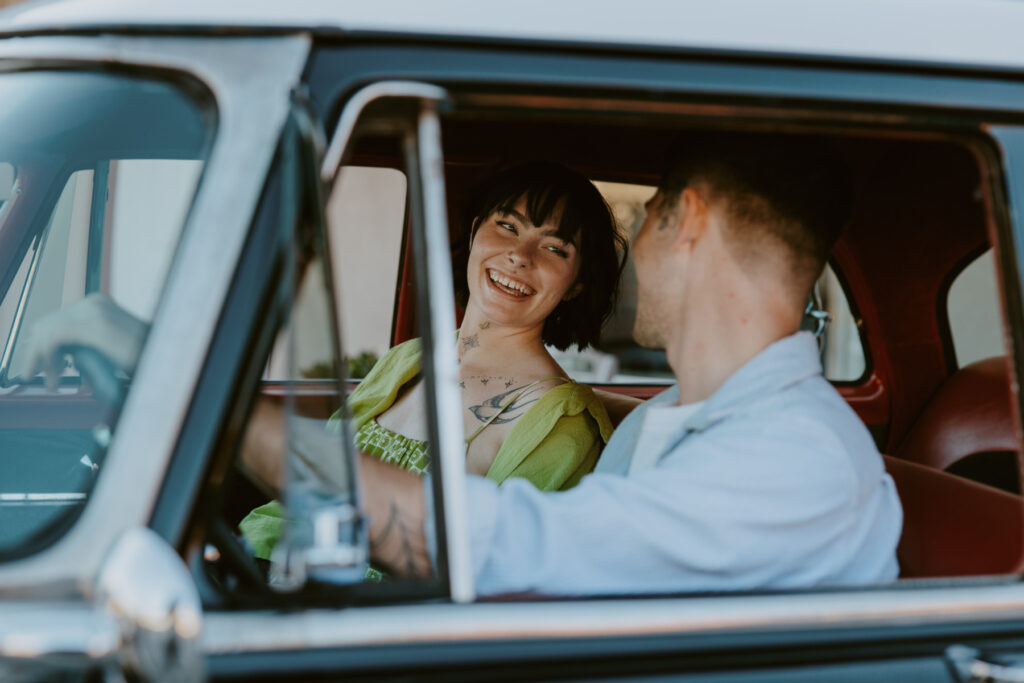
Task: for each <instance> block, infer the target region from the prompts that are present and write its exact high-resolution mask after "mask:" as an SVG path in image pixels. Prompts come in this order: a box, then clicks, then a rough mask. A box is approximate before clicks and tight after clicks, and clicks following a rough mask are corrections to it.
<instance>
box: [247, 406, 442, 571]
mask: <svg viewBox="0 0 1024 683" xmlns="http://www.w3.org/2000/svg"><path fill="white" fill-rule="evenodd" d="M321 430H322V428H321ZM285 433H286V432H285V418H284V411H283V410H282V408H281V406H280V405H278V404H277V403H275V402H273V401H269V400H266V399H261V400H260V401H258V402H257V403H256V406H255V408H253V413H252V417H251V418H250V421H249V426H248V428H247V429H246V433H245V438H244V439H243V442H242V451H241V462H242V465H243V466H244V468H245V469H246V470H247V471H248V473H249V474H250V475H251V476H253V477H254V478H255V479H256V480H257V481H259V482H261V483H263V484H264V485H265V486H266V487H268V488H269V489H270V490H271V491H272V492H279V491H281V490H282V489H283V488H284V483H285V458H284V453H285V447H286V444H285V439H286V437H285ZM331 436H332V437H333V438H332V439H331V441H330V443H331V444H333V445H335V446H336V445H337V441H336V439H337V437H336V436H334V435H331ZM314 448H315V444H314ZM307 455H313V454H309V453H307ZM321 455H326V456H327V457H331V458H336V457H338V456H337V450H336V449H331V450H329V451H328V452H327V453H324V454H321ZM359 483H360V487H361V490H362V494H363V495H362V502H363V507H364V510H365V512H366V514H367V517H368V518H369V523H370V553H371V556H372V558H373V561H374V562H375V563H378V564H380V565H383V566H384V567H386V568H387V569H388V570H389V571H390V572H392V573H393V574H397V575H403V576H429V575H430V574H431V572H432V569H431V562H430V556H429V554H428V552H427V542H426V537H425V535H424V533H423V521H424V519H425V517H426V510H425V508H424V495H423V480H422V479H421V478H419V477H417V476H416V475H414V474H412V473H411V472H407V471H405V470H402V469H399V468H397V467H394V466H392V465H388V464H385V463H383V462H381V461H380V460H378V459H376V458H373V457H370V456H368V455H365V454H362V455H361V459H360V467H359Z"/></svg>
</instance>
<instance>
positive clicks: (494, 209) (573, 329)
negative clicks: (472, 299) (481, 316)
mask: <svg viewBox="0 0 1024 683" xmlns="http://www.w3.org/2000/svg"><path fill="white" fill-rule="evenodd" d="M520 199H525V201H526V217H527V218H529V219H530V221H531V222H532V223H533V224H534V225H542V224H544V223H545V222H546V221H547V220H548V219H549V218H550V217H552V216H555V215H557V214H558V213H559V212H561V215H560V216H559V222H558V237H559V238H560V239H562V240H564V241H566V242H571V243H572V244H573V245H574V246H575V247H576V251H577V254H579V262H580V270H579V275H577V277H576V283H579V284H581V285H582V286H583V287H582V290H581V291H580V293H579V294H578V295H576V296H575V297H573V298H571V299H569V300H568V301H562V302H561V303H559V304H558V305H557V306H556V307H555V309H554V310H553V311H552V312H551V314H550V315H548V317H547V320H545V321H544V329H543V330H542V332H541V339H542V341H543V342H544V343H545V344H547V345H549V346H554V347H555V348H557V349H561V350H565V349H567V348H568V347H569V346H571V345H573V344H576V345H577V346H579V348H581V349H584V348H586V347H587V346H590V345H594V344H597V342H598V340H599V338H600V336H601V327H602V326H603V325H604V322H605V320H607V319H608V316H609V315H611V313H612V311H613V310H614V308H615V301H616V299H617V298H618V292H619V277H620V276H621V274H622V267H623V265H624V264H625V261H626V252H627V248H628V245H627V243H626V240H625V239H624V238H623V237H622V235H620V234H619V231H618V230H617V229H616V225H615V218H614V216H613V215H612V212H611V209H609V208H608V204H607V203H606V202H605V201H604V198H603V197H602V196H601V193H600V192H598V191H597V188H596V187H594V185H593V183H591V182H590V181H589V180H587V178H586V177H584V176H582V175H580V174H579V173H576V172H575V171H571V170H569V169H568V168H566V167H565V166H562V165H560V164H555V163H549V162H528V163H524V164H519V165H517V166H511V167H509V168H506V169H504V170H502V171H499V172H498V173H496V174H494V175H492V176H489V177H487V178H485V179H484V180H483V181H481V182H480V183H479V184H478V185H477V186H476V187H475V188H473V189H472V190H471V191H470V193H469V196H468V198H467V202H466V203H465V207H464V209H463V214H462V215H463V221H462V227H463V229H462V230H461V231H460V238H459V243H458V246H457V248H456V249H455V259H454V269H453V276H454V279H455V293H456V297H457V299H458V303H459V306H461V307H462V308H463V309H464V308H465V307H466V303H467V302H468V300H469V283H468V282H467V281H466V267H467V264H468V260H469V245H470V242H472V239H473V235H475V234H476V230H477V228H478V227H480V224H481V223H482V222H483V221H484V220H485V219H487V218H488V217H490V216H491V215H493V214H494V213H500V212H506V211H509V210H510V209H513V208H515V206H516V204H517V203H518V202H519V200H520ZM576 283H574V284H576Z"/></svg>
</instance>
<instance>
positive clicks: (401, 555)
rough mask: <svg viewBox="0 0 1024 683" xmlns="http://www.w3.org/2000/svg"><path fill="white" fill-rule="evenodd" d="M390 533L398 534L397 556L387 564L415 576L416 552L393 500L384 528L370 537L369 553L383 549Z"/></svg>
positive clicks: (389, 537) (389, 538)
mask: <svg viewBox="0 0 1024 683" xmlns="http://www.w3.org/2000/svg"><path fill="white" fill-rule="evenodd" d="M392 534H396V535H397V536H398V539H397V542H398V547H397V551H398V556H397V557H394V558H392V560H391V561H390V562H388V564H390V565H391V566H392V567H395V568H400V571H402V572H403V573H404V574H406V575H408V576H415V575H416V574H417V573H418V572H417V567H416V553H415V552H413V548H412V542H411V541H410V540H409V529H408V528H407V527H406V524H405V522H403V521H402V518H401V511H400V510H399V509H398V506H397V505H396V504H395V503H394V502H392V503H391V505H390V507H389V508H388V521H387V523H386V524H385V525H384V528H383V529H381V531H380V533H378V534H377V537H376V538H373V537H371V538H370V550H371V554H372V553H373V552H374V551H375V550H378V549H383V547H384V545H385V544H386V543H388V541H390V540H391V536H392ZM385 552H386V551H385Z"/></svg>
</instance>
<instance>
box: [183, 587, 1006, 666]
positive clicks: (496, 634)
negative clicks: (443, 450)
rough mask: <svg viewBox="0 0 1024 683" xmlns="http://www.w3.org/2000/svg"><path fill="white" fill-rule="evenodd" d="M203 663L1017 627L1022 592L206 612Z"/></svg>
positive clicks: (979, 589) (851, 593) (984, 590)
mask: <svg viewBox="0 0 1024 683" xmlns="http://www.w3.org/2000/svg"><path fill="white" fill-rule="evenodd" d="M205 618H206V622H205V624H206V627H205V631H204V634H203V650H204V651H205V652H206V654H207V655H221V654H233V653H239V652H280V651H287V650H296V649H301V648H349V647H364V646H368V645H398V644H412V643H420V644H423V643H437V642H463V643H486V642H490V641H498V640H505V641H507V640H514V639H526V638H529V639H550V638H599V637H617V636H656V635H670V634H676V635H685V634H697V633H703V634H706V633H714V632H735V631H752V630H764V629H774V630H778V629H787V628H791V629H797V628H800V629H807V628H815V629H829V628H846V627H861V626H879V625H884V624H893V623H898V624H900V625H903V626H910V625H915V624H922V625H923V624H935V623H942V622H950V621H952V622H960V623H968V622H982V621H984V622H989V623H990V622H992V621H994V620H1020V619H1024V585H1020V584H1014V585H1005V584H1004V585H994V586H982V587H977V586H971V587H941V588H920V587H919V588H917V589H916V590H900V589H899V588H898V587H897V588H896V589H895V590H870V589H869V590H864V591H843V592H831V593H830V592H815V593H803V592H801V593H796V594H781V595H780V594H776V595H735V596H722V597H693V598H685V597H683V598H649V599H645V598H635V599H606V600H589V601H585V600H573V601H557V600H554V601H550V602H509V603H479V604H472V605H453V604H418V605H406V606H386V607H385V606H381V607H350V608H347V609H344V610H336V611H332V610H324V609H321V610H309V611H305V612H290V613H282V612H272V611H260V612H207V614H206V616H205Z"/></svg>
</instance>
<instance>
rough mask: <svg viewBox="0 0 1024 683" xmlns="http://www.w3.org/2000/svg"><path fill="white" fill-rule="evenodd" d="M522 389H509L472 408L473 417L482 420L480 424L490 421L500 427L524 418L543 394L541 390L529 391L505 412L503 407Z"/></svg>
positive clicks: (517, 398)
mask: <svg viewBox="0 0 1024 683" xmlns="http://www.w3.org/2000/svg"><path fill="white" fill-rule="evenodd" d="M506 386H508V385H506ZM522 388H523V387H516V388H515V389H509V390H508V391H504V392H502V393H500V394H495V395H494V396H491V397H490V398H488V399H487V400H485V401H483V402H482V403H479V404H477V405H474V406H470V407H469V410H470V412H471V413H473V416H474V417H476V419H478V420H480V422H487V421H488V420H490V421H491V424H498V425H500V424H508V423H509V422H514V421H516V420H517V419H519V418H520V417H522V415H523V413H525V412H526V410H527V408H528V407H529V406H530V405H532V404H534V403H536V402H537V401H538V400H539V399H540V396H541V394H542V393H543V392H541V390H540V388H537V389H532V390H530V391H527V392H526V393H524V394H523V395H522V396H518V397H516V399H515V400H514V401H513V402H512V404H511V405H509V406H508V407H507V408H505V410H504V411H503V410H502V409H501V407H502V406H503V405H505V403H506V402H507V401H508V400H509V399H510V398H512V397H513V396H514V395H515V394H516V393H517V392H519V391H522ZM499 413H500V414H499ZM496 414H498V417H494V416H495V415H496ZM492 418H493V420H492Z"/></svg>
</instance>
